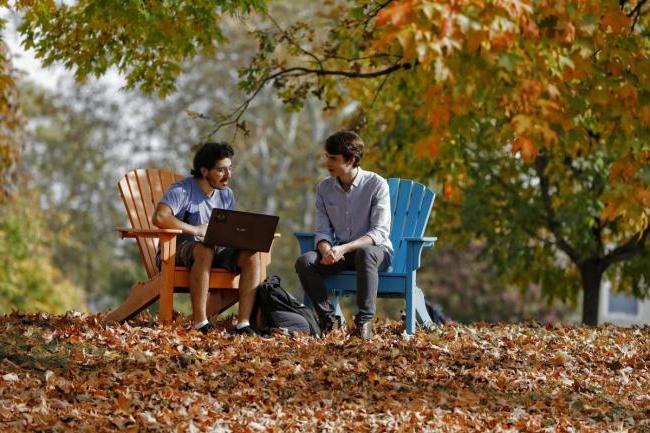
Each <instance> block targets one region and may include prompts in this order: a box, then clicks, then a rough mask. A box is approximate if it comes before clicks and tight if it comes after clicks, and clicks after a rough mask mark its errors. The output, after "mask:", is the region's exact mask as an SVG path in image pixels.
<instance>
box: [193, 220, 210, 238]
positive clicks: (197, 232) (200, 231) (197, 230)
mask: <svg viewBox="0 0 650 433" xmlns="http://www.w3.org/2000/svg"><path fill="white" fill-rule="evenodd" d="M207 228H208V225H207V224H201V225H200V226H194V233H193V234H194V236H196V237H197V238H201V239H203V238H204V237H205V231H206V230H207Z"/></svg>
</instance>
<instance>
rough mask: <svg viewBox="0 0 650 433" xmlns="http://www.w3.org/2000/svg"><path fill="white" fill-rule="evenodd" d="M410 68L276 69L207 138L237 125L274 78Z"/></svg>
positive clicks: (377, 74) (376, 73) (356, 74)
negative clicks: (227, 127) (348, 69)
mask: <svg viewBox="0 0 650 433" xmlns="http://www.w3.org/2000/svg"><path fill="white" fill-rule="evenodd" d="M411 68H412V65H411V63H409V62H406V63H402V64H394V65H392V66H389V67H387V68H384V69H381V70H378V71H372V72H355V71H345V70H343V71H342V70H331V69H311V68H305V67H301V66H296V67H292V68H287V69H282V70H280V71H277V72H275V73H273V74H271V75H268V76H267V77H265V78H264V79H263V80H262V81H261V82H260V84H259V85H258V86H257V88H256V89H255V91H254V92H253V93H252V94H251V95H250V96H249V97H248V98H246V100H245V101H244V102H243V103H242V104H241V105H240V106H239V107H237V108H236V109H235V110H233V111H232V112H231V113H230V114H227V115H225V116H223V117H222V120H220V121H218V123H217V125H216V126H215V128H214V129H213V130H212V132H210V133H209V134H208V138H211V137H212V136H214V135H215V134H216V133H217V132H219V130H220V129H221V128H223V127H225V126H228V125H233V124H235V125H239V120H240V119H241V117H242V116H243V115H244V113H245V112H246V110H247V109H248V107H249V105H250V104H251V102H252V101H253V99H255V97H256V96H257V95H258V94H259V93H260V91H261V90H262V89H263V88H264V86H265V85H266V84H267V83H268V82H270V81H273V80H276V79H278V78H282V77H284V76H290V77H302V76H305V75H316V76H319V77H322V76H328V75H332V76H341V77H347V78H376V77H381V76H383V75H389V74H392V73H393V72H396V71H399V70H401V69H404V70H409V69H411ZM198 117H200V118H202V119H210V117H209V116H205V115H199V116H198ZM213 120H216V119H213Z"/></svg>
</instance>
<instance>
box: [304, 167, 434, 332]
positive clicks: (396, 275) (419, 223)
mask: <svg viewBox="0 0 650 433" xmlns="http://www.w3.org/2000/svg"><path fill="white" fill-rule="evenodd" d="M388 188H389V190H390V207H391V213H392V220H391V230H390V240H391V241H392V243H393V248H394V250H395V256H394V257H393V263H392V266H391V267H390V268H389V269H388V270H387V271H385V272H380V273H379V289H378V292H377V295H378V296H385V297H400V298H405V300H406V329H405V330H406V333H407V334H413V333H415V320H416V319H417V320H418V322H419V323H420V324H422V325H423V326H425V327H430V326H431V325H432V322H431V318H430V317H429V313H427V309H426V306H425V303H424V294H423V293H422V290H421V289H420V288H419V287H417V285H416V282H415V275H416V272H417V270H418V268H419V267H420V256H421V255H422V250H423V249H424V248H431V247H433V245H434V243H435V242H436V239H437V238H435V237H424V230H425V229H426V226H427V222H428V221H429V215H430V214H431V207H432V206H433V200H434V198H435V193H434V192H433V191H431V190H430V189H429V188H427V187H425V186H424V185H422V184H420V183H416V182H413V181H411V180H406V179H396V178H391V179H388ZM294 235H295V236H296V238H297V239H298V242H299V243H300V254H304V253H306V252H308V251H312V250H313V249H314V234H313V233H306V232H296V233H294ZM356 285H357V281H356V272H354V271H343V272H341V273H339V274H336V275H333V276H330V277H327V278H326V279H325V286H326V287H327V288H328V289H329V290H330V291H331V293H332V295H333V297H332V298H331V299H332V302H333V305H334V306H335V308H336V314H337V315H338V316H340V317H341V318H343V314H342V313H341V307H340V305H339V299H340V297H341V296H343V295H349V294H356V290H357V288H356Z"/></svg>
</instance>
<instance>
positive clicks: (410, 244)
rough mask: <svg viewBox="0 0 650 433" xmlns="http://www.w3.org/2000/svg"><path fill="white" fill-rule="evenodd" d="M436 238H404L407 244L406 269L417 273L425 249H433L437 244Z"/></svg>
mask: <svg viewBox="0 0 650 433" xmlns="http://www.w3.org/2000/svg"><path fill="white" fill-rule="evenodd" d="M437 239H438V238H436V237H422V238H402V240H403V241H405V242H406V269H407V270H408V271H415V270H417V269H418V268H419V267H420V258H421V256H422V250H423V249H424V248H431V247H433V245H434V244H435V243H436V240H437Z"/></svg>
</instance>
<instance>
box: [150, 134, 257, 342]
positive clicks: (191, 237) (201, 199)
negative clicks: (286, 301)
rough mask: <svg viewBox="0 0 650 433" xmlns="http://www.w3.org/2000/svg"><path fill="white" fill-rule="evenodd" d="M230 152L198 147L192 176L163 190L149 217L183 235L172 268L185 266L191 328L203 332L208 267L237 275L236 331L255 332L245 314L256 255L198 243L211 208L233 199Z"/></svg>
mask: <svg viewBox="0 0 650 433" xmlns="http://www.w3.org/2000/svg"><path fill="white" fill-rule="evenodd" d="M233 154H234V152H233V149H232V147H231V146H230V145H229V144H227V143H205V144H203V145H202V146H201V147H200V148H199V150H198V151H197V152H196V154H195V155H194V161H193V168H192V172H191V173H192V176H188V177H186V178H184V179H182V180H180V181H178V182H175V183H174V184H172V185H171V186H170V187H169V189H168V190H167V191H166V192H165V194H164V195H163V197H162V198H161V200H160V203H158V205H157V206H156V210H155V212H154V214H153V217H152V222H153V223H154V224H155V225H156V226H158V227H160V228H164V229H180V230H182V231H183V234H181V235H179V236H178V239H177V241H176V242H177V243H176V264H177V265H178V266H185V267H188V268H190V297H191V300H192V314H193V322H194V327H195V328H196V329H197V330H199V331H201V332H203V333H204V334H205V333H207V332H209V331H210V330H212V329H213V326H212V324H211V323H210V322H209V321H208V317H207V302H208V290H209V284H210V269H211V268H213V267H219V268H225V269H228V270H229V271H231V272H237V273H241V274H240V277H239V316H238V321H237V326H236V333H238V334H256V332H257V331H256V330H255V328H254V327H252V326H251V324H250V315H251V311H252V309H253V304H254V303H255V288H256V287H257V285H258V284H259V283H260V277H261V269H260V268H261V264H260V255H259V253H258V252H255V251H240V250H238V249H235V248H229V247H221V246H215V247H208V246H206V245H204V244H203V238H204V236H205V231H206V228H207V226H208V222H209V221H210V215H211V214H212V209H215V208H219V209H234V208H235V197H234V194H233V192H232V190H231V189H230V187H229V186H228V185H229V183H230V179H231V176H232V160H231V159H232V157H233ZM158 260H159V258H158ZM159 266H160V264H159Z"/></svg>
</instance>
